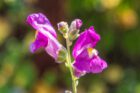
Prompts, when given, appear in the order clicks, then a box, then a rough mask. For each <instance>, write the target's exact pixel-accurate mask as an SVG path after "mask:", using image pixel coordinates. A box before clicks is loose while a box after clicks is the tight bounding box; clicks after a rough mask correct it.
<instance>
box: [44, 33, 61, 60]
mask: <svg viewBox="0 0 140 93" xmlns="http://www.w3.org/2000/svg"><path fill="white" fill-rule="evenodd" d="M44 35H45V36H47V37H48V46H46V47H45V50H46V52H47V53H48V54H49V55H50V56H52V57H53V58H54V59H57V57H58V52H59V50H61V49H62V48H63V46H62V45H61V44H60V43H59V42H58V41H57V39H56V38H55V37H54V36H53V35H51V34H50V33H49V32H45V33H44Z"/></svg>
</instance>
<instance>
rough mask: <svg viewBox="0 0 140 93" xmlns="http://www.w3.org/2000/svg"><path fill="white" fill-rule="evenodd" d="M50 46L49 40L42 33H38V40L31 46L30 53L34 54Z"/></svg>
mask: <svg viewBox="0 0 140 93" xmlns="http://www.w3.org/2000/svg"><path fill="white" fill-rule="evenodd" d="M47 44H48V38H47V37H46V36H44V35H43V34H42V33H39V32H38V33H37V35H36V40H35V41H34V42H33V43H32V44H31V46H30V51H31V52H32V53H34V52H35V51H36V50H37V49H39V48H40V47H46V46H47Z"/></svg>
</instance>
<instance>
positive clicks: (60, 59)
mask: <svg viewBox="0 0 140 93" xmlns="http://www.w3.org/2000/svg"><path fill="white" fill-rule="evenodd" d="M66 57H67V51H66V49H65V48H62V49H61V50H59V51H58V57H57V60H56V61H57V62H65V61H66Z"/></svg>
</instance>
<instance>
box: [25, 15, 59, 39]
mask: <svg viewBox="0 0 140 93" xmlns="http://www.w3.org/2000/svg"><path fill="white" fill-rule="evenodd" d="M26 21H27V23H29V24H30V25H31V26H33V28H34V29H36V30H37V31H39V32H41V33H42V32H44V31H47V32H49V33H51V34H52V35H53V36H54V37H57V35H56V32H55V30H54V28H53V27H52V25H51V23H50V22H49V20H48V18H47V17H45V15H43V14H42V13H34V14H31V15H29V16H28V17H27V20H26Z"/></svg>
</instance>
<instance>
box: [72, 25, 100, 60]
mask: <svg viewBox="0 0 140 93" xmlns="http://www.w3.org/2000/svg"><path fill="white" fill-rule="evenodd" d="M99 40H100V35H99V34H97V33H96V32H95V30H94V28H93V26H91V27H90V28H89V29H87V30H85V31H84V32H83V33H81V34H80V36H79V38H78V40H77V41H76V43H75V45H74V48H73V53H72V54H73V57H74V58H76V57H77V56H78V55H79V54H80V53H81V52H82V51H83V50H84V49H85V48H88V47H92V48H93V47H95V46H96V44H97V42H98V41H99Z"/></svg>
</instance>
